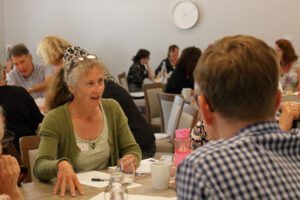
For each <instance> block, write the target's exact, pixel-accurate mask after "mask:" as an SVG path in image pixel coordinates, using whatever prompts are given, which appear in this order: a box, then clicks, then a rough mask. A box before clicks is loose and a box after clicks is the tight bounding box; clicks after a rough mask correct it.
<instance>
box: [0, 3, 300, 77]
mask: <svg viewBox="0 0 300 200" xmlns="http://www.w3.org/2000/svg"><path fill="white" fill-rule="evenodd" d="M177 1H178V0H4V15H5V23H4V25H5V27H4V30H5V44H15V43H19V42H24V43H25V44H26V45H27V46H28V47H29V48H30V50H31V51H32V52H33V53H35V48H36V44H37V43H38V41H40V40H41V39H42V38H43V37H44V36H46V35H49V34H55V35H59V36H61V37H63V38H65V39H67V40H69V41H71V42H72V43H73V44H76V45H80V46H82V47H84V48H86V49H87V50H88V51H89V52H92V53H96V54H97V55H98V56H99V57H100V58H101V59H102V60H103V61H104V62H105V63H106V64H107V65H108V66H109V68H110V70H111V72H112V73H113V74H114V75H117V74H119V73H121V72H122V71H125V70H126V71H127V69H128V67H129V65H130V64H131V60H130V59H131V58H132V56H133V55H134V54H135V53H136V51H137V50H138V49H139V48H146V49H149V50H150V51H151V64H152V67H153V68H155V67H156V66H157V65H158V63H159V62H160V60H161V59H163V58H164V57H165V56H166V51H167V47H168V46H169V45H170V44H172V43H176V44H178V45H179V46H180V48H181V49H182V48H184V47H187V46H189V45H195V46H198V47H200V48H201V49H204V48H205V47H206V46H207V45H208V44H209V43H211V42H212V41H214V40H216V39H218V38H220V37H222V36H225V35H231V34H249V35H254V36H257V37H259V38H261V39H263V40H265V41H267V42H268V43H269V44H270V45H273V42H274V41H275V40H276V39H278V38H280V37H283V36H285V35H287V34H290V35H293V36H294V40H293V43H294V45H295V48H296V50H297V51H298V52H299V54H300V28H299V22H300V12H299V10H300V1H299V0H284V1H283V0H194V1H195V2H197V4H198V5H199V8H200V10H201V19H200V21H199V23H198V24H197V26H196V27H194V28H193V29H190V30H180V29H177V28H176V27H175V26H174V25H173V23H172V20H171V15H170V12H171V8H172V6H173V5H174V4H175V3H176V2H177ZM0 20H1V18H0ZM1 24H2V23H1ZM0 37H1V31H0ZM35 59H37V57H36V56H35Z"/></svg>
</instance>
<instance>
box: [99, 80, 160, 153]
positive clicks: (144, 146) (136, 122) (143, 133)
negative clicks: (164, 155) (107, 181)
mask: <svg viewBox="0 0 300 200" xmlns="http://www.w3.org/2000/svg"><path fill="white" fill-rule="evenodd" d="M102 97H103V98H112V99H114V100H116V101H117V102H118V103H119V104H120V105H121V107H122V109H123V111H124V113H125V115H126V117H127V118H128V125H129V128H130V130H131V132H132V134H133V136H134V138H135V140H136V142H137V143H138V144H139V146H140V148H141V150H142V153H144V152H149V151H152V148H153V146H155V137H154V133H153V130H152V129H151V127H150V126H149V125H148V123H147V122H146V120H145V118H144V117H143V116H142V115H141V113H140V112H139V110H138V109H137V107H136V105H135V103H134V102H133V99H132V97H131V96H130V94H129V93H128V92H127V91H126V90H125V89H124V88H123V87H121V86H120V85H118V84H117V83H115V82H113V81H107V80H105V89H104V92H103V95H102Z"/></svg>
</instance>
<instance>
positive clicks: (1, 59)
mask: <svg viewBox="0 0 300 200" xmlns="http://www.w3.org/2000/svg"><path fill="white" fill-rule="evenodd" d="M4 52H5V43H4V6H3V0H0V64H4V63H5V56H4Z"/></svg>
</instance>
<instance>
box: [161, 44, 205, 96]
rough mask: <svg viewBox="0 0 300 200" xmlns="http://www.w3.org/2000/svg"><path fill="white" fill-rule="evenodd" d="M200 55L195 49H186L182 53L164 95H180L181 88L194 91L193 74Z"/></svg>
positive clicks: (198, 50)
mask: <svg viewBox="0 0 300 200" xmlns="http://www.w3.org/2000/svg"><path fill="white" fill-rule="evenodd" d="M201 54H202V52H201V50H200V49H199V48H197V47H188V48H185V49H184V50H183V51H182V54H181V56H180V58H179V61H178V63H177V65H176V68H175V70H174V71H173V73H172V75H171V77H170V78H169V79H168V82H167V85H166V89H165V92H166V93H173V94H180V93H181V90H182V89H183V88H192V89H194V78H193V72H194V69H195V67H196V64H197V62H198V60H199V58H200V56H201Z"/></svg>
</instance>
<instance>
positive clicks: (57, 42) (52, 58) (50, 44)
mask: <svg viewBox="0 0 300 200" xmlns="http://www.w3.org/2000/svg"><path fill="white" fill-rule="evenodd" d="M71 46H72V45H71V44H70V43H69V42H68V41H66V40H64V39H62V38H60V37H58V36H54V35H49V36H46V37H45V38H43V39H42V40H41V41H40V42H39V44H38V45H37V50H36V51H37V54H38V55H39V56H40V57H41V58H42V59H43V61H44V63H45V64H46V65H52V66H53V67H54V71H55V73H57V72H58V71H59V70H60V68H62V66H63V56H64V51H65V50H66V49H67V48H68V47H71Z"/></svg>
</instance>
